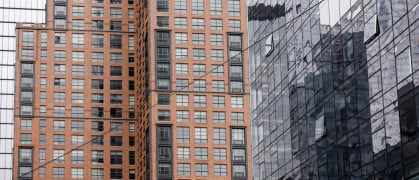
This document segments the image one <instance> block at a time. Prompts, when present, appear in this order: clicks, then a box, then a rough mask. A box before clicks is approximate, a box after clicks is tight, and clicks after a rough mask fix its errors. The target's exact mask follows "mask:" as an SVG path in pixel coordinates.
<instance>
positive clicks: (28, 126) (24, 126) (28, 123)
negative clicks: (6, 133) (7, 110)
mask: <svg viewBox="0 0 419 180" xmlns="http://www.w3.org/2000/svg"><path fill="white" fill-rule="evenodd" d="M20 129H21V130H32V120H30V119H22V120H20Z"/></svg>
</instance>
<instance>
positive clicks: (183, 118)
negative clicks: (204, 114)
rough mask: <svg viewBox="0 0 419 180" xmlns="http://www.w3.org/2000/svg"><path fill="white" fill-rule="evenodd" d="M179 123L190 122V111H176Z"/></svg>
mask: <svg viewBox="0 0 419 180" xmlns="http://www.w3.org/2000/svg"><path fill="white" fill-rule="evenodd" d="M176 121H177V122H189V111H180V110H178V111H176Z"/></svg>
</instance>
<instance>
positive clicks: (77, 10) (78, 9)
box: [72, 1, 84, 17]
mask: <svg viewBox="0 0 419 180" xmlns="http://www.w3.org/2000/svg"><path fill="white" fill-rule="evenodd" d="M73 2H74V1H73ZM72 12H73V16H81V17H83V16H84V7H83V6H73V10H72Z"/></svg>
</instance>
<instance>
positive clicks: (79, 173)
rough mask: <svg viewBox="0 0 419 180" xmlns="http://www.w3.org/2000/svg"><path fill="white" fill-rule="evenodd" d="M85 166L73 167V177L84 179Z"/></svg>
mask: <svg viewBox="0 0 419 180" xmlns="http://www.w3.org/2000/svg"><path fill="white" fill-rule="evenodd" d="M83 177H84V171H83V168H71V179H83Z"/></svg>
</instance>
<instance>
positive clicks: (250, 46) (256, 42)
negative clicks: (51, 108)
mask: <svg viewBox="0 0 419 180" xmlns="http://www.w3.org/2000/svg"><path fill="white" fill-rule="evenodd" d="M323 1H324V0H320V1H319V2H317V3H316V4H314V5H313V6H311V7H308V8H307V9H306V10H304V11H302V12H301V13H300V14H299V15H297V16H296V17H294V18H293V19H291V20H290V21H288V22H286V23H285V24H283V25H281V26H279V27H278V28H277V29H275V30H273V31H271V32H270V33H268V34H266V35H265V36H263V37H262V38H260V39H258V40H256V41H254V42H253V43H252V44H251V45H249V46H247V47H246V48H245V49H243V50H242V52H241V53H239V54H236V55H234V56H232V57H230V58H229V59H227V60H226V61H224V62H223V63H222V64H221V65H224V64H226V63H228V62H229V61H230V60H231V59H233V58H235V57H236V56H238V55H242V53H243V52H244V51H247V50H249V49H250V48H252V47H254V46H256V45H257V44H258V43H259V42H261V41H262V40H264V39H265V38H266V37H268V36H270V35H272V34H273V33H275V32H276V31H278V30H280V29H281V28H284V27H285V26H286V25H288V24H289V23H291V22H293V21H294V20H296V19H297V18H299V17H301V16H302V15H303V14H304V13H306V12H308V11H310V10H312V9H313V8H315V7H317V6H318V5H319V4H320V3H322V2H323ZM214 70H216V69H215V68H214V69H211V70H210V71H208V72H207V73H205V74H204V75H201V76H199V77H198V78H197V79H202V78H204V77H206V76H207V75H208V74H209V73H212V72H213V71H214ZM192 84H193V82H190V83H188V86H186V87H188V88H189V85H192ZM186 87H183V88H182V89H180V90H177V91H179V92H184V91H182V90H184V89H185V88H186ZM152 91H157V90H154V89H151V90H149V91H148V93H149V92H152ZM159 92H163V93H164V92H165V91H159ZM169 92H170V91H169ZM186 92H187V91H186ZM196 93H208V92H198V91H197V92H196ZM233 94H234V93H233ZM240 94H245V93H239V94H238V95H240ZM247 94H248V93H247ZM173 95H175V94H170V96H169V97H171V96H173ZM156 105H158V104H157V103H156V104H154V105H152V106H151V107H150V108H153V107H154V106H156ZM116 120H117V119H116ZM120 126H122V124H121V125H119V126H116V127H114V128H111V129H110V130H108V131H106V132H104V133H103V134H101V136H103V135H105V134H108V133H110V132H111V131H112V130H114V129H117V128H119V127H120ZM97 138H98V137H95V138H92V139H90V140H89V141H87V142H86V143H84V144H82V145H80V146H77V147H76V148H74V149H71V150H70V151H68V152H66V153H64V154H63V155H61V156H58V157H56V158H54V159H52V160H50V161H48V162H46V163H44V164H42V165H40V166H38V167H37V168H34V169H32V170H31V171H30V172H27V173H25V174H22V175H21V176H26V175H28V174H29V173H32V172H34V171H36V170H38V169H39V168H41V167H44V166H46V165H48V164H50V163H52V162H54V161H55V160H57V159H59V158H61V157H63V156H65V155H67V154H70V153H71V152H73V151H74V150H78V149H80V148H82V147H83V146H85V145H87V144H89V143H91V142H92V141H93V140H96V139H97Z"/></svg>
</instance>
